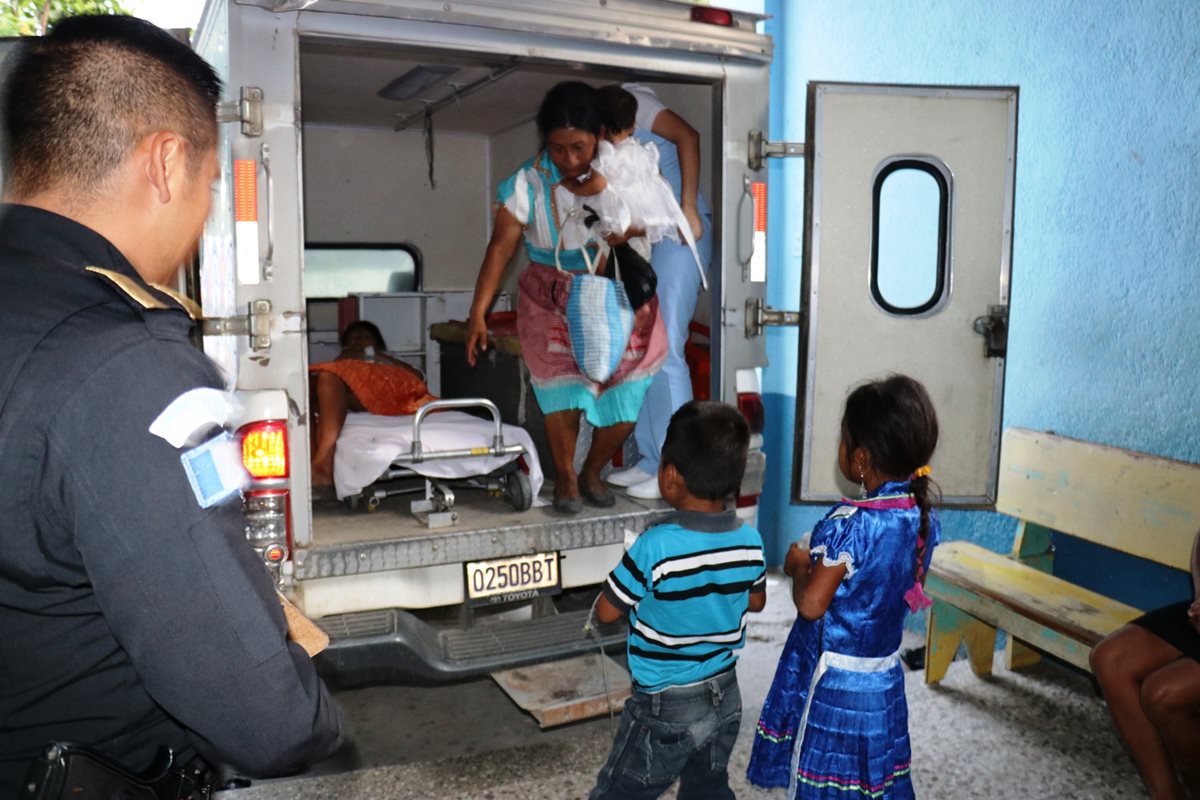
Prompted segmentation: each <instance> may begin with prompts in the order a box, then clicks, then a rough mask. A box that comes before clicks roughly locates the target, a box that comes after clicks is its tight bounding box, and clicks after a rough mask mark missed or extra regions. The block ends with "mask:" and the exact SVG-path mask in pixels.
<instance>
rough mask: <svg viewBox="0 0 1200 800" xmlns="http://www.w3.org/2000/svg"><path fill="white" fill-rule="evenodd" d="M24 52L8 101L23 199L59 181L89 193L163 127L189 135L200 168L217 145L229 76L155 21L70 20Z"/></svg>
mask: <svg viewBox="0 0 1200 800" xmlns="http://www.w3.org/2000/svg"><path fill="white" fill-rule="evenodd" d="M15 57H16V59H17V61H16V64H15V66H14V68H13V70H12V72H11V74H10V76H9V78H8V81H7V84H6V86H5V91H4V101H3V113H4V123H5V127H6V133H7V135H8V146H9V153H10V158H9V170H10V173H9V184H8V191H9V193H10V194H11V195H12V196H13V197H14V198H17V199H19V198H22V197H28V196H31V195H33V194H36V193H38V192H40V191H44V190H47V189H51V188H58V187H61V188H65V189H69V190H71V191H72V192H75V193H76V194H77V195H82V196H84V197H85V198H86V196H87V195H89V194H92V193H95V192H96V191H98V190H100V189H101V188H103V187H104V184H105V182H106V181H107V180H108V179H109V178H110V177H111V176H112V175H113V173H114V172H115V170H116V169H117V168H118V167H119V166H120V165H121V164H122V163H123V162H124V161H125V159H126V158H127V157H128V156H129V154H130V153H131V152H132V151H133V148H134V146H135V145H136V144H137V142H138V141H139V140H141V139H142V137H144V136H146V135H147V134H150V133H153V132H155V131H160V130H169V131H173V132H174V133H177V134H179V135H180V136H182V137H183V138H184V139H185V140H186V141H187V143H188V144H189V145H190V149H189V150H188V164H189V166H190V167H191V169H192V170H196V169H198V168H199V166H200V164H201V162H202V160H203V157H204V155H205V154H206V153H207V152H209V151H210V150H211V149H212V148H213V147H215V146H216V140H217V130H216V106H217V102H218V100H219V99H220V94H221V82H220V79H219V78H218V77H217V75H216V73H215V72H214V71H213V69H212V67H210V66H209V65H208V64H207V63H206V62H205V61H204V59H202V58H201V57H200V56H198V55H197V54H196V53H194V52H193V51H192V50H191V48H189V47H188V46H187V45H186V44H184V43H183V42H182V41H180V40H178V39H176V38H175V37H173V36H171V35H170V34H169V33H167V32H166V31H164V30H162V29H161V28H159V27H157V26H155V25H152V24H151V23H149V22H146V21H145V20H141V19H137V18H136V17H127V16H120V15H99V14H98V15H84V16H78V17H70V18H67V19H64V20H62V21H60V22H59V23H57V24H56V25H55V26H54V28H53V30H52V31H51V32H50V34H49V35H48V36H45V37H42V38H40V39H32V40H28V41H26V42H25V43H23V44H22V45H21V51H20V52H19V53H18V54H17V55H16V56H15Z"/></svg>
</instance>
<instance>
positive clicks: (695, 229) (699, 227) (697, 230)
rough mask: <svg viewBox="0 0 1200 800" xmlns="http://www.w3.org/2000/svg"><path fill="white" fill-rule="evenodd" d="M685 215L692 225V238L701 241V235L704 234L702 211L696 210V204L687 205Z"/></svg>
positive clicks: (684, 209) (684, 208) (684, 210)
mask: <svg viewBox="0 0 1200 800" xmlns="http://www.w3.org/2000/svg"><path fill="white" fill-rule="evenodd" d="M683 216H684V217H685V218H686V219H687V221H688V224H689V225H691V226H692V238H694V239H695V240H696V241H700V237H702V236H703V235H704V220H702V219H701V218H700V212H699V211H697V210H696V207H695V206H693V205H687V206H684V207H683Z"/></svg>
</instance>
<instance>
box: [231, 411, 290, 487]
mask: <svg viewBox="0 0 1200 800" xmlns="http://www.w3.org/2000/svg"><path fill="white" fill-rule="evenodd" d="M241 433H242V463H243V464H245V465H246V470H247V471H248V472H249V473H250V474H251V475H252V476H253V477H254V478H255V480H264V479H267V478H286V477H287V476H288V449H287V423H285V422H274V421H265V422H252V423H250V424H249V425H247V426H246V427H244V428H242V431H241Z"/></svg>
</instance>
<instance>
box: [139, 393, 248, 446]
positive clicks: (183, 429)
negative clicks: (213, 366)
mask: <svg viewBox="0 0 1200 800" xmlns="http://www.w3.org/2000/svg"><path fill="white" fill-rule="evenodd" d="M240 413H241V403H240V402H239V401H238V399H237V398H236V397H234V396H233V394H232V393H230V392H222V391H221V390H220V389H210V388H208V387H200V388H197V389H189V390H188V391H186V392H184V393H183V394H181V395H179V397H176V398H175V399H174V400H172V401H171V403H170V405H168V406H167V407H166V408H164V409H163V411H162V413H161V414H159V415H158V417H157V418H156V419H155V420H154V422H152V423H150V432H151V433H153V434H154V435H155V436H158V437H161V438H163V439H166V440H167V441H168V442H169V443H170V444H171V446H172V447H184V446H185V445H188V444H195V443H196V442H197V441H198V439H199V437H201V436H203V435H204V434H206V433H208V432H209V431H210V430H212V429H213V428H220V427H223V426H224V425H226V424H227V423H229V422H230V420H233V419H235V418H236V417H237V416H238V415H239V414H240Z"/></svg>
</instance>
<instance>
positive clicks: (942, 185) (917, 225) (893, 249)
mask: <svg viewBox="0 0 1200 800" xmlns="http://www.w3.org/2000/svg"><path fill="white" fill-rule="evenodd" d="M947 188H948V186H947V182H946V177H945V174H944V173H943V172H942V170H940V169H939V168H938V166H937V165H935V164H933V163H930V162H928V161H922V160H919V159H901V160H898V161H893V162H891V163H889V164H888V165H887V166H885V167H884V168H883V169H881V170H879V173H878V175H876V177H875V207H874V212H875V219H874V237H873V238H874V241H873V242H872V245H873V246H872V248H871V295H872V296H873V297H874V299H875V302H876V303H877V304H878V305H879V307H880V308H882V309H883V310H884V311H886V312H888V313H890V314H900V315H915V314H923V313H925V312H927V311H930V310H931V309H933V308H935V307H937V305H938V304H939V303H941V302H942V299H943V297H944V295H945V292H946V289H947V287H948V286H949V280H947V279H948V277H949V264H948V254H949V248H948V246H947V244H948V242H947V238H948V237H947V221H948V213H949V206H950V203H949V192H948V191H947Z"/></svg>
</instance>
